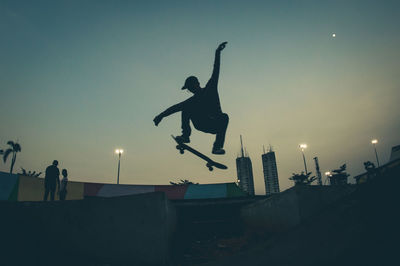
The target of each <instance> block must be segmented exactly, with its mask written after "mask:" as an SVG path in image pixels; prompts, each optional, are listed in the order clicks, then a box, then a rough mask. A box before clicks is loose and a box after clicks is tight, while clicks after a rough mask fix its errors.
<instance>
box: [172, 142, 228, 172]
mask: <svg viewBox="0 0 400 266" xmlns="http://www.w3.org/2000/svg"><path fill="white" fill-rule="evenodd" d="M171 137H172V138H173V139H174V140H175V142H176V143H177V144H178V145H176V149H178V150H179V152H180V153H181V154H183V153H184V152H185V150H188V151H189V152H191V153H193V154H194V155H196V156H197V157H200V158H201V159H203V160H204V161H206V162H207V163H206V167H208V170H210V171H212V170H213V168H214V167H217V168H219V169H228V167H227V166H226V165H223V164H221V163H217V162H215V161H213V160H211V159H210V158H209V157H207V156H206V155H204V154H202V153H201V152H199V151H197V150H195V149H193V148H192V147H190V146H189V145H187V144H185V143H182V142H180V141H178V140H177V139H176V137H175V136H174V135H171Z"/></svg>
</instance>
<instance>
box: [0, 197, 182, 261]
mask: <svg viewBox="0 0 400 266" xmlns="http://www.w3.org/2000/svg"><path fill="white" fill-rule="evenodd" d="M0 211H1V213H2V217H3V218H5V217H7V218H6V219H1V220H0V230H1V231H0V235H1V237H2V243H3V247H2V248H1V252H2V254H3V255H2V256H1V258H0V264H2V265H12V264H15V265H20V264H21V265H23V264H26V265H27V264H28V263H29V264H30V265H57V264H58V265H60V264H61V265H63V264H62V263H64V264H65V265H92V264H94V265H96V263H99V264H100V263H101V265H105V264H114V263H129V264H132V265H134V264H139V265H165V264H167V263H168V260H169V254H170V251H169V248H170V246H171V245H170V244H171V241H172V239H171V238H172V234H173V232H174V229H175V224H176V212H175V208H174V207H173V206H172V205H171V203H170V202H169V201H168V200H167V199H166V197H165V194H164V193H162V192H155V193H148V194H141V195H134V196H126V197H118V198H107V199H105V198H93V199H86V200H76V201H75V200H74V201H64V202H60V201H55V202H0Z"/></svg>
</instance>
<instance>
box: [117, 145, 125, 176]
mask: <svg viewBox="0 0 400 266" xmlns="http://www.w3.org/2000/svg"><path fill="white" fill-rule="evenodd" d="M122 153H124V150H123V149H116V150H115V154H118V175H117V184H119V169H120V166H121V154H122Z"/></svg>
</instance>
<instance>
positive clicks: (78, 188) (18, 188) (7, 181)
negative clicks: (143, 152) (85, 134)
mask: <svg viewBox="0 0 400 266" xmlns="http://www.w3.org/2000/svg"><path fill="white" fill-rule="evenodd" d="M67 190H68V193H67V198H66V199H67V200H79V199H83V198H85V197H102V198H110V197H118V196H127V195H136V194H143V193H149V192H157V191H161V192H164V193H165V195H166V196H167V198H168V199H171V200H175V199H211V198H231V197H243V196H246V194H245V193H244V192H243V191H242V190H241V189H240V188H239V187H238V186H237V185H236V184H235V183H220V184H206V185H195V184H190V185H182V186H174V185H116V184H100V183H82V182H68V186H67ZM43 195H44V179H43V178H37V177H30V176H23V175H12V174H9V173H4V172H0V200H7V201H41V200H43ZM56 200H58V195H56Z"/></svg>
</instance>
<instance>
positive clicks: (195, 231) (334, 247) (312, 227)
mask: <svg viewBox="0 0 400 266" xmlns="http://www.w3.org/2000/svg"><path fill="white" fill-rule="evenodd" d="M399 188H400V169H399V167H397V168H394V169H391V170H388V171H387V172H386V173H385V174H384V175H382V176H379V177H377V178H375V179H374V180H371V181H370V182H369V183H367V184H364V185H359V186H358V188H357V190H356V191H355V192H354V193H353V194H351V195H349V196H347V197H346V198H344V199H342V200H341V201H339V202H337V203H335V204H334V205H331V206H329V207H328V208H326V209H325V210H323V211H321V212H320V213H318V214H316V215H315V216H314V217H312V218H310V219H308V220H307V221H306V222H303V223H302V224H301V225H299V226H297V227H296V228H293V229H292V230H290V231H288V232H285V233H280V234H275V235H271V234H264V233H262V232H254V231H253V232H252V231H251V230H249V229H248V228H247V229H246V227H245V226H244V225H243V224H242V223H241V221H240V219H238V217H239V216H237V215H236V214H235V211H234V210H226V209H225V208H224V210H222V209H220V210H219V212H220V213H221V212H223V211H231V213H232V216H231V217H232V220H231V221H226V220H225V221H224V220H223V219H221V220H218V219H214V220H209V221H200V222H198V221H197V222H196V219H193V217H192V223H186V225H181V226H180V228H178V229H180V231H178V232H179V234H178V239H177V240H178V242H179V243H177V244H176V246H175V247H174V257H173V263H172V264H173V265H209V266H211V265H215V266H216V265H227V266H228V265H229V266H231V265H287V266H290V265H293V266H299V265H335V266H336V265H400V242H399V240H400V239H399V236H400V234H399V231H400V230H399V227H400V207H399V202H400V200H399V194H400V193H399V192H398V191H399ZM236 207H239V206H236ZM178 210H179V208H178ZM198 213H201V210H199V211H198ZM216 213H218V211H216ZM216 215H217V214H216ZM183 217H186V219H187V220H186V221H188V220H190V219H188V218H190V216H188V215H187V214H186V216H185V215H184V216H183ZM197 220H201V219H197Z"/></svg>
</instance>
